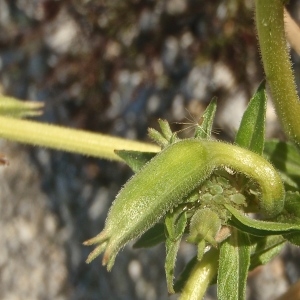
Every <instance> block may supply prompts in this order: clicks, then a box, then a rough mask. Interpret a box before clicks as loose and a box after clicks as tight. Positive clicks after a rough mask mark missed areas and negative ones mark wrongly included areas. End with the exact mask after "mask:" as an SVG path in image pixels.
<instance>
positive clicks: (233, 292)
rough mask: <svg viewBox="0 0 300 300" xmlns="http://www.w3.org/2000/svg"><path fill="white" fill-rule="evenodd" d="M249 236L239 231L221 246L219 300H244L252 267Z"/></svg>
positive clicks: (235, 231)
mask: <svg viewBox="0 0 300 300" xmlns="http://www.w3.org/2000/svg"><path fill="white" fill-rule="evenodd" d="M250 250H251V248H250V240H249V237H248V234H245V233H243V232H241V231H239V230H237V229H234V230H232V233H231V236H230V237H229V238H228V239H227V240H225V241H224V242H223V243H222V244H221V248H220V257H219V270H218V281H217V283H218V299H219V300H244V299H245V295H246V283H247V274H248V269H249V265H250Z"/></svg>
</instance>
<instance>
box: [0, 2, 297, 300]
mask: <svg viewBox="0 0 300 300" xmlns="http://www.w3.org/2000/svg"><path fill="white" fill-rule="evenodd" d="M268 14H271V17H270V18H265V16H266V15H268ZM277 21H278V22H277ZM256 22H257V27H258V35H259V39H260V47H261V52H262V58H263V63H264V68H265V72H266V76H267V81H268V83H269V84H270V87H271V90H272V93H273V97H274V101H275V106H276V109H277V112H278V114H279V117H280V118H281V121H282V123H283V127H284V129H285V130H286V132H287V134H288V135H289V136H290V138H291V139H292V140H293V141H295V142H296V143H298V145H299V140H300V133H299V128H300V126H299V105H300V104H299V102H298V98H297V96H296V94H295V88H294V82H293V77H292V73H291V70H290V66H289V65H288V63H289V61H288V57H287V54H286V49H285V41H284V39H283V38H282V33H283V7H282V1H281V0H274V1H272V2H270V1H269V0H256ZM270 37H271V38H270ZM277 65H278V66H277ZM280 72H282V73H280ZM7 100H9V101H8V102H7V103H9V105H11V106H9V105H8V104H5V105H4V103H5V102H2V103H0V104H1V105H2V107H1V106H0V114H1V115H2V116H0V135H1V136H2V137H5V138H8V139H12V140H16V141H19V142H24V143H30V144H37V145H41V146H48V147H52V148H55V149H62V150H67V151H73V152H79V153H82V154H88V155H94V156H101V157H104V158H107V159H114V160H120V159H122V160H123V161H125V162H126V163H127V164H128V165H129V166H130V167H131V168H132V170H133V171H134V172H135V173H136V174H135V175H134V176H133V177H132V178H131V179H130V180H129V181H128V182H127V183H126V184H125V186H124V187H123V189H121V191H120V193H119V194H118V195H117V197H116V199H115V201H114V202H113V205H112V207H111V209H110V211H109V213H108V217H107V220H106V223H105V228H104V229H103V231H101V233H100V234H99V235H97V236H96V237H94V238H92V239H90V240H88V241H86V242H85V243H84V244H85V245H96V248H95V250H94V251H93V252H92V253H91V254H90V255H89V257H88V259H87V262H91V261H92V260H93V259H95V258H96V257H97V256H98V255H100V254H101V253H102V252H104V255H103V260H102V262H103V265H107V269H108V270H110V269H111V268H112V267H113V265H114V261H115V258H116V256H117V254H118V252H119V251H120V249H121V248H123V247H124V246H125V245H126V244H127V243H128V242H129V241H131V240H133V239H138V240H137V242H136V243H135V244H134V247H135V248H141V247H151V246H154V245H156V244H158V243H162V242H164V243H165V245H166V261H165V272H166V280H167V287H168V291H169V293H175V292H176V293H181V299H182V300H185V299H189V300H194V299H201V298H202V297H203V295H204V294H205V291H206V289H207V287H208V286H209V285H210V284H213V283H216V284H217V287H218V299H220V300H223V299H224V300H227V299H233V300H235V299H236V300H239V299H241V300H242V299H244V298H245V295H246V281H247V274H248V271H249V270H251V269H253V268H255V267H257V266H259V265H261V264H265V263H267V262H268V261H270V260H271V259H272V258H273V257H274V256H275V255H277V254H278V253H279V252H280V250H281V249H282V247H283V245H284V244H285V243H286V242H290V243H292V244H295V245H298V246H299V245H300V238H299V236H300V206H299V203H300V194H299V187H300V154H299V151H298V148H297V147H295V146H294V145H293V144H291V143H289V142H279V141H271V142H265V113H266V101H267V99H266V91H265V82H263V83H262V84H261V85H260V86H259V88H258V90H257V92H256V93H255V95H254V96H253V98H252V99H251V101H250V103H249V105H248V108H247V110H246V111H245V113H244V116H243V118H242V121H241V124H240V128H239V129H238V132H237V135H236V138H235V144H228V143H224V142H220V141H213V140H212V139H211V132H212V127H213V122H214V117H215V112H216V109H217V103H216V100H215V99H214V100H212V102H211V103H210V105H209V106H208V107H207V109H206V111H205V113H204V115H203V117H202V122H201V124H197V126H196V128H195V133H194V137H193V138H189V139H180V138H178V136H177V135H176V133H174V132H172V130H171V128H170V125H169V123H168V122H167V121H166V120H159V121H158V122H159V126H160V130H161V132H159V131H157V130H154V129H151V128H150V129H149V136H150V138H152V139H153V140H154V141H155V142H156V143H157V144H158V145H159V146H160V148H161V151H160V152H159V147H156V146H151V145H148V144H143V143H135V142H128V144H126V142H125V141H124V140H121V139H115V138H110V137H105V136H101V135H97V134H92V133H86V132H83V131H75V130H71V129H66V128H60V127H58V126H50V125H45V124H38V123H36V122H32V121H23V120H15V119H13V118H12V117H21V116H24V115H27V116H28V115H32V114H35V113H36V112H33V111H32V110H31V108H30V110H29V111H28V110H27V109H28V106H26V107H25V106H23V105H21V104H20V103H18V101H17V102H15V100H11V99H7ZM20 105H21V106H20ZM10 107H13V110H11V108H10ZM12 111H13V112H12ZM7 115H9V117H7ZM74 132H76V138H74V137H73V134H74ZM99 148H100V149H101V150H99ZM151 151H152V152H151ZM263 151H264V155H265V156H266V157H267V158H268V159H269V161H270V162H272V163H273V165H272V164H271V163H270V162H269V161H268V160H266V159H265V158H264V157H263ZM157 152H159V153H158V154H156V153H157ZM275 168H276V169H275ZM249 213H251V215H249ZM253 214H254V216H255V218H254V217H252V216H253ZM257 217H258V218H257ZM182 239H185V240H186V241H187V242H189V243H191V244H194V245H195V247H197V255H196V256H195V257H194V258H193V259H192V260H191V261H190V262H189V263H188V264H187V265H186V267H185V268H184V270H183V272H182V273H181V275H180V276H179V279H178V280H177V281H176V282H175V284H173V280H174V274H175V272H174V269H175V264H176V256H177V253H178V249H179V246H180V242H181V240H182Z"/></svg>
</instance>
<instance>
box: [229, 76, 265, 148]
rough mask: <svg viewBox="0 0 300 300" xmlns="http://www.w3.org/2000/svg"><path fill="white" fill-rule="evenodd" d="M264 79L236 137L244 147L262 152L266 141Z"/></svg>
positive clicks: (236, 140)
mask: <svg viewBox="0 0 300 300" xmlns="http://www.w3.org/2000/svg"><path fill="white" fill-rule="evenodd" d="M265 85H266V83H265V81H263V82H262V83H261V84H260V85H259V87H258V89H257V91H256V93H255V94H254V96H253V97H252V99H251V100H250V102H249V104H248V107H247V109H246V111H245V113H244V115H243V118H242V121H241V124H240V127H239V130H238V132H237V134H236V137H235V143H236V144H237V145H239V146H241V147H243V148H246V149H249V150H251V151H253V152H256V153H258V154H262V152H263V149H264V141H265V119H266V107H267V97H266V90H265Z"/></svg>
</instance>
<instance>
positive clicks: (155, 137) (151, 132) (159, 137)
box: [148, 128, 169, 149]
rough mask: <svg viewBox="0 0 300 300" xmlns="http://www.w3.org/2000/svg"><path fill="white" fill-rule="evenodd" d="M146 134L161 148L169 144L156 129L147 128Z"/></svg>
mask: <svg viewBox="0 0 300 300" xmlns="http://www.w3.org/2000/svg"><path fill="white" fill-rule="evenodd" d="M148 136H149V137H150V139H152V140H153V141H154V142H155V143H157V144H158V145H159V146H160V147H161V148H162V149H163V148H165V147H167V146H168V145H169V141H168V140H167V139H166V138H165V137H164V136H163V135H162V134H161V133H160V132H159V131H157V130H156V129H154V128H148Z"/></svg>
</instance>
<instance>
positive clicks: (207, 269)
mask: <svg viewBox="0 0 300 300" xmlns="http://www.w3.org/2000/svg"><path fill="white" fill-rule="evenodd" d="M217 269H218V251H216V250H215V249H211V250H210V251H209V252H207V253H206V254H205V255H204V257H203V259H202V260H201V261H198V262H197V264H196V265H195V267H194V268H193V270H192V272H191V274H190V276H189V279H188V281H187V283H186V285H185V286H184V288H183V290H182V293H181V296H180V300H199V299H202V298H203V297H204V294H205V292H206V290H207V288H208V285H209V284H210V282H211V281H212V279H213V278H214V276H216V274H217Z"/></svg>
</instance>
